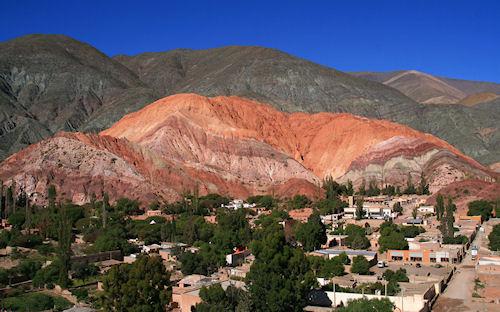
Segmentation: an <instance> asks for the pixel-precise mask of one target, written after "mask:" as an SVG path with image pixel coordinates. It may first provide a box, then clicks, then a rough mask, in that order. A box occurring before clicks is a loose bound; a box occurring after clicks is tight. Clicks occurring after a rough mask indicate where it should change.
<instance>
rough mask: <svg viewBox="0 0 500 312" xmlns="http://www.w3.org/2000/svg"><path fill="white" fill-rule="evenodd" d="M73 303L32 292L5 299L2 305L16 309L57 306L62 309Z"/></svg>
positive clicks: (48, 308)
mask: <svg viewBox="0 0 500 312" xmlns="http://www.w3.org/2000/svg"><path fill="white" fill-rule="evenodd" d="M71 306H72V304H71V303H70V302H69V301H67V300H66V299H64V298H61V297H52V296H49V295H46V294H42V293H30V294H25V295H20V296H16V297H8V298H5V299H3V301H2V307H3V308H4V309H11V310H14V311H46V310H51V309H53V308H55V309H54V310H55V311H62V310H64V309H67V308H69V307H71Z"/></svg>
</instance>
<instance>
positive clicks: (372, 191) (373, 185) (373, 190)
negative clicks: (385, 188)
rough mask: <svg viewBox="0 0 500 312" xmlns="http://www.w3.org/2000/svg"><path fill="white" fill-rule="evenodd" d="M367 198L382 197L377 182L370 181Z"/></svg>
mask: <svg viewBox="0 0 500 312" xmlns="http://www.w3.org/2000/svg"><path fill="white" fill-rule="evenodd" d="M366 195H367V196H377V195H380V189H379V187H378V185H377V182H376V181H375V180H370V183H368V191H366Z"/></svg>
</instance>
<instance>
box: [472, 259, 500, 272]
mask: <svg viewBox="0 0 500 312" xmlns="http://www.w3.org/2000/svg"><path fill="white" fill-rule="evenodd" d="M476 272H477V273H481V274H500V256H487V257H486V256H485V257H481V258H479V261H478V262H477V265H476Z"/></svg>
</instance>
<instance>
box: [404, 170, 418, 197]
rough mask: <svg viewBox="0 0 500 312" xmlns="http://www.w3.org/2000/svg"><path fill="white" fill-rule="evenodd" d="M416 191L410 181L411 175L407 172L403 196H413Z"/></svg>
mask: <svg viewBox="0 0 500 312" xmlns="http://www.w3.org/2000/svg"><path fill="white" fill-rule="evenodd" d="M416 192H417V190H416V189H415V186H414V185H413V182H412V180H411V174H410V173H409V172H408V178H407V179H406V189H405V190H404V193H405V194H415V193H416Z"/></svg>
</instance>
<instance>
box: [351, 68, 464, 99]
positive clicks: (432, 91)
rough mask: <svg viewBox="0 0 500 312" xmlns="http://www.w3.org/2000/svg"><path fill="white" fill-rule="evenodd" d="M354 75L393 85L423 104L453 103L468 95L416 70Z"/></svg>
mask: <svg viewBox="0 0 500 312" xmlns="http://www.w3.org/2000/svg"><path fill="white" fill-rule="evenodd" d="M354 75H355V76H357V77H361V78H365V79H370V80H374V81H377V82H380V83H383V84H385V85H387V86H390V87H393V88H395V89H397V90H399V91H401V92H402V93H403V94H405V95H407V96H408V97H410V98H412V99H414V100H415V101H417V102H419V103H423V104H451V103H457V102H458V101H460V100H461V99H463V98H464V97H466V94H465V93H464V92H462V91H461V90H459V89H457V88H455V87H453V86H451V85H449V84H447V83H446V82H445V81H443V80H441V79H439V78H437V77H434V76H431V75H429V74H425V73H422V72H418V71H416V70H406V71H399V72H391V73H380V74H378V73H354Z"/></svg>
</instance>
